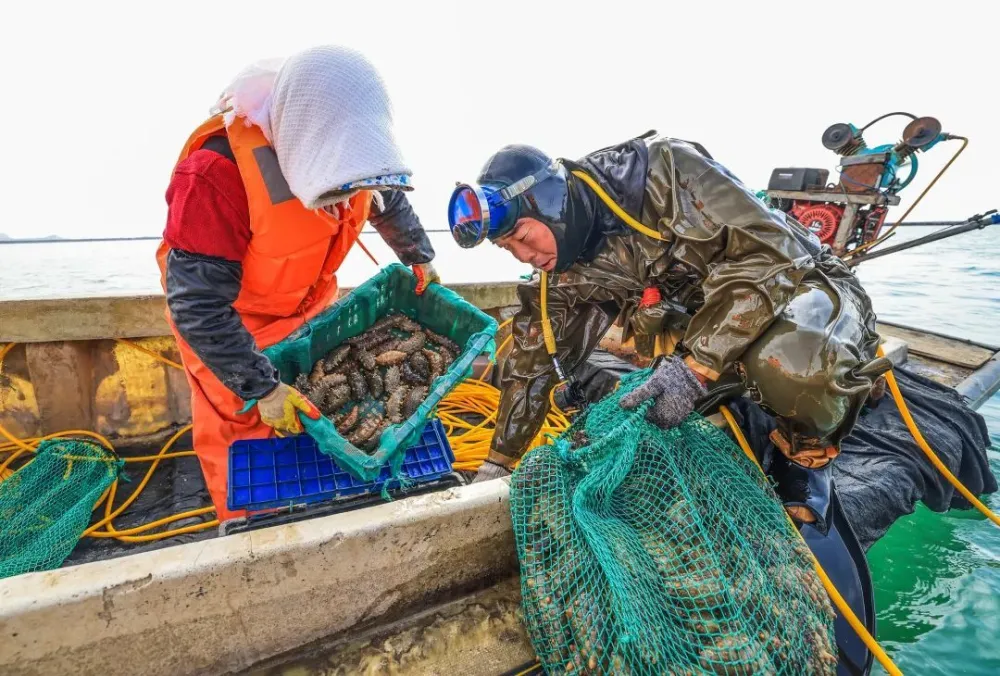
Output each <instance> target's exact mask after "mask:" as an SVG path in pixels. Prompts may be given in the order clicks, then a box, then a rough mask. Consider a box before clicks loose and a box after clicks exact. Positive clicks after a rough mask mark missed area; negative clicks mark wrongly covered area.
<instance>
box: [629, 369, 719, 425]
mask: <svg viewBox="0 0 1000 676" xmlns="http://www.w3.org/2000/svg"><path fill="white" fill-rule="evenodd" d="M706 394H708V390H706V389H705V386H704V385H702V384H701V381H700V380H698V377H697V376H696V375H695V374H694V371H692V370H691V369H690V368H689V367H688V365H687V364H685V363H684V361H683V360H682V359H680V358H679V357H671V358H670V359H667V360H666V361H665V362H663V363H662V364H660V366H659V367H657V369H656V370H655V371H653V375H651V376H650V377H649V379H648V380H647V381H646V382H644V383H643V384H642V385H640V386H639V387H637V388H636V389H634V390H632V391H631V392H629V393H628V394H626V395H625V396H624V397H622V398H621V407H622V408H624V409H626V410H631V409H634V408H636V407H638V406H639V405H640V404H642V403H643V402H644V401H648V400H649V399H655V403H654V404H653V407H652V408H650V409H649V413H647V414H646V418H647V419H648V420H649V421H650V422H651V423H653V424H654V425H656V426H658V427H661V428H663V429H665V430H666V429H670V428H671V427H676V426H677V425H680V424H681V423H682V422H683V421H684V419H685V418H686V417H688V415H689V414H690V413H691V412H692V411H693V410H694V405H695V403H696V402H697V401H698V400H699V399H701V398H702V397H704V396H705V395H706Z"/></svg>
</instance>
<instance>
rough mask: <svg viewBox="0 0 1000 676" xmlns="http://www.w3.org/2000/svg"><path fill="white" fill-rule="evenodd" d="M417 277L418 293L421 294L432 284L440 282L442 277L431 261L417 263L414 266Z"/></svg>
mask: <svg viewBox="0 0 1000 676" xmlns="http://www.w3.org/2000/svg"><path fill="white" fill-rule="evenodd" d="M412 270H413V274H414V275H416V277H417V295H418V296H419V295H421V294H422V293H423V292H424V291H426V290H427V287H428V286H430V285H431V284H435V283H437V284H440V283H441V277H440V276H438V273H437V270H435V269H434V266H433V265H432V264H430V263H417V264H415V265H414V266H413V268H412Z"/></svg>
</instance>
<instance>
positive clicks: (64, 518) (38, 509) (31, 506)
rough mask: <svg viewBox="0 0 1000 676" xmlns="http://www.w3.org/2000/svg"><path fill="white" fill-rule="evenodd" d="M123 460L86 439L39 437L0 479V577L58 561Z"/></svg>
mask: <svg viewBox="0 0 1000 676" xmlns="http://www.w3.org/2000/svg"><path fill="white" fill-rule="evenodd" d="M123 464H124V463H123V462H122V461H121V460H119V459H118V458H116V457H115V456H114V455H112V454H111V453H109V452H108V451H106V450H104V449H103V448H102V447H100V446H98V445H97V444H94V443H90V442H88V441H79V440H75V439H53V440H50V441H43V442H42V443H41V444H40V445H39V446H38V450H37V452H36V453H35V457H34V459H33V460H32V461H31V462H29V463H28V464H26V465H25V466H24V467H22V468H21V469H19V470H17V471H16V472H14V473H13V474H12V475H11V476H9V477H7V478H6V479H4V480H3V481H2V482H0V578H4V577H11V576H13V575H20V574H21V573H30V572H34V571H39V570H50V569H52V568H58V567H59V566H61V565H62V563H63V562H64V561H65V560H66V557H68V556H69V555H70V553H71V552H72V551H73V548H74V547H75V546H76V543H77V542H79V540H80V537H81V536H82V535H83V531H84V530H85V529H86V528H87V524H88V523H89V522H90V515H91V512H92V511H93V509H94V504H95V503H96V502H97V501H98V500H99V499H100V497H101V495H102V494H103V493H104V491H105V490H107V488H108V487H109V486H111V484H112V483H113V482H114V480H115V479H116V478H117V477H118V473H119V471H121V468H122V465H123Z"/></svg>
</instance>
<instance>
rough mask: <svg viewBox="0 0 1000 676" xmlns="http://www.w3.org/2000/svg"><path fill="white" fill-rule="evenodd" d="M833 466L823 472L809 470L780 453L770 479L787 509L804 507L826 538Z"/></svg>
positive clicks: (820, 470) (822, 470)
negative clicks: (772, 478)
mask: <svg viewBox="0 0 1000 676" xmlns="http://www.w3.org/2000/svg"><path fill="white" fill-rule="evenodd" d="M832 466H833V463H832V462H831V463H828V464H827V465H826V466H825V467H822V468H820V469H808V468H806V467H802V466H801V465H796V464H795V463H794V462H792V461H791V460H789V459H788V458H786V457H785V456H784V455H782V454H781V453H775V454H774V461H773V462H772V464H771V476H773V477H774V479H775V481H777V483H778V485H777V486H776V488H775V490H776V492H777V493H778V496H779V497H780V498H781V500H782V502H783V503H784V505H785V507H805V508H806V509H808V510H809V511H810V512H811V513H812V514H813V516H814V517H815V518H816V521H815V522H814V523H813V524H812V526H813V527H814V528H816V530H818V531H819V532H821V533H822V534H823V535H826V532H827V530H828V529H829V523H830V496H831V494H832V483H833V472H832Z"/></svg>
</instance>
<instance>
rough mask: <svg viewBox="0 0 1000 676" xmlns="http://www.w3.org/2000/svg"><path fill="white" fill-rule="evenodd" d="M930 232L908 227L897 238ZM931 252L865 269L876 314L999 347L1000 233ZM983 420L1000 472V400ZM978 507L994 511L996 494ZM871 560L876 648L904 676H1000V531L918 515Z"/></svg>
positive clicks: (950, 516)
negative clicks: (876, 625) (876, 628)
mask: <svg viewBox="0 0 1000 676" xmlns="http://www.w3.org/2000/svg"><path fill="white" fill-rule="evenodd" d="M926 232H928V230H926V229H924V228H908V229H904V230H903V231H902V232H901V234H900V236H899V237H897V238H896V239H897V240H899V241H905V240H906V239H909V238H911V237H915V236H917V235H920V234H924V233H926ZM930 247H934V248H927V249H923V250H921V249H917V250H914V251H913V252H905V253H901V254H895V255H893V256H889V257H887V258H886V259H884V260H883V261H879V262H878V263H876V262H874V261H873V262H872V263H870V264H867V265H870V266H872V267H871V269H866V266H865V265H862V266H861V272H860V277H861V279H862V281H863V282H864V283H865V288H866V289H868V292H869V294H870V295H871V296H872V299H873V302H874V304H875V309H876V312H878V314H879V316H880V317H882V318H885V319H892V320H897V321H902V322H907V323H910V324H912V325H915V326H923V327H925V328H928V329H931V330H936V331H939V332H942V333H948V334H952V335H957V336H961V337H965V338H970V339H973V340H979V341H982V342H984V343H987V344H1000V229H998V228H997V226H994V227H993V229H991V230H984V231H981V232H976V233H972V234H968V235H962V236H959V237H957V238H955V239H954V240H949V241H946V242H943V243H940V244H939V245H937V246H936V247H935V245H933V244H932V245H930ZM890 261H891V265H880V264H881V263H889V262H890ZM876 266H877V267H876ZM979 412H980V413H981V414H982V415H983V416H984V418H985V419H986V422H987V425H988V427H989V429H990V435H991V439H992V441H993V448H992V449H991V450H990V451H989V453H990V464H991V466H992V468H993V471H994V472H995V473H1000V397H994V398H993V399H992V400H991V401H990V402H988V403H987V404H986V405H984V406H983V407H982V408H981V409H980V411H979ZM918 422H919V421H918ZM984 502H986V503H987V504H988V505H989V506H990V507H991V508H992V509H993V510H994V511H995V512H1000V495H992V496H989V497H988V498H987V499H985V500H984ZM868 560H869V563H870V565H871V568H872V576H873V578H874V582H875V604H876V609H877V613H878V615H877V617H878V639H879V641H880V642H881V643H882V644H883V646H884V647H885V649H886V650H887V652H888V653H889V654H890V656H891V657H892V658H893V660H894V661H895V662H896V664H897V665H898V666H899V668H900V669H902V670H903V673H905V674H920V675H923V674H969V675H970V676H987V675H990V676H993V675H995V674H1000V645H998V638H1000V528H998V527H997V526H995V525H993V524H992V523H991V522H989V521H988V520H986V519H985V517H982V516H981V515H979V513H978V512H975V511H968V512H966V511H951V512H949V513H947V514H936V513H934V512H931V511H930V510H928V509H927V508H925V507H923V506H919V507H918V508H917V510H916V511H915V512H914V513H913V514H911V515H909V516H906V517H904V518H902V519H900V520H899V521H897V522H896V523H895V524H894V525H893V527H892V528H891V529H890V530H889V532H888V533H887V534H886V535H885V537H883V538H882V539H881V540H879V542H877V543H876V544H875V545H874V546H873V547H872V548H871V550H870V551H869V552H868ZM874 673H884V672H882V670H881V669H880V668H878V667H876V669H875V672H874Z"/></svg>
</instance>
